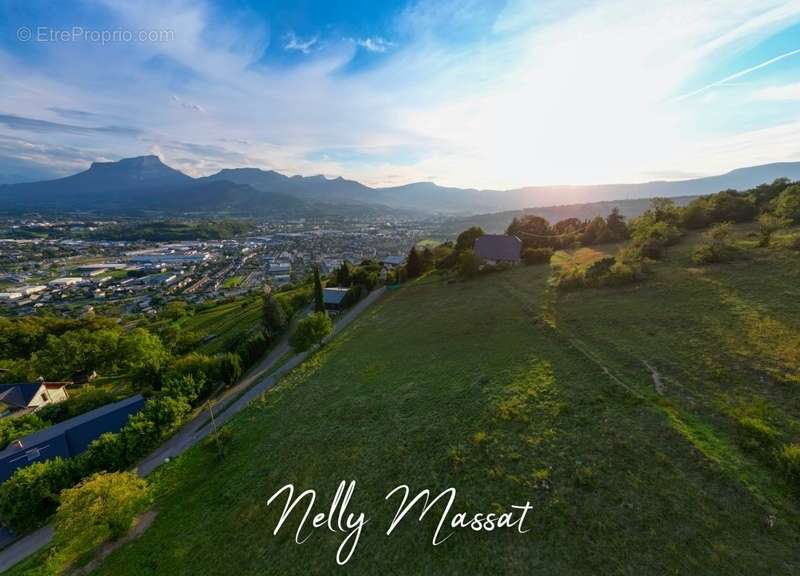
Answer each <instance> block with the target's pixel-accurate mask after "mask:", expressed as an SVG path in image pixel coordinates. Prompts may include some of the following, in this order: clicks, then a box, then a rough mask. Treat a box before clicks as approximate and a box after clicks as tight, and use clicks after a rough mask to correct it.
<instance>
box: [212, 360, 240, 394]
mask: <svg viewBox="0 0 800 576" xmlns="http://www.w3.org/2000/svg"><path fill="white" fill-rule="evenodd" d="M214 359H215V361H216V363H217V369H216V373H217V377H218V378H219V379H220V380H222V381H223V382H225V384H226V385H228V386H231V385H232V384H234V383H235V382H236V381H237V380H238V379H239V378H240V377H241V376H242V359H241V358H239V355H238V354H235V353H232V352H227V353H225V354H218V355H217V356H215V357H214Z"/></svg>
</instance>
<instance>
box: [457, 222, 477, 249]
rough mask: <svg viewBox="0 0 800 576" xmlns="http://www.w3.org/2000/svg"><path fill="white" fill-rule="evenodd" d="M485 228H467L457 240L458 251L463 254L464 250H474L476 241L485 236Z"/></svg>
mask: <svg viewBox="0 0 800 576" xmlns="http://www.w3.org/2000/svg"><path fill="white" fill-rule="evenodd" d="M483 234H484V232H483V228H481V227H480V226H472V227H471V228H467V229H466V230H464V231H463V232H462V233H461V234H459V235H458V238H456V250H457V251H459V252H463V251H464V250H472V248H474V246H475V240H477V239H478V238H480V237H481V236H483Z"/></svg>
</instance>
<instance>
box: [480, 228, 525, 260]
mask: <svg viewBox="0 0 800 576" xmlns="http://www.w3.org/2000/svg"><path fill="white" fill-rule="evenodd" d="M475 253H476V254H477V255H478V257H479V258H480V259H481V261H483V263H484V264H490V265H492V266H494V265H496V264H519V262H520V260H521V259H522V256H521V254H522V241H521V240H520V239H519V238H517V237H516V236H507V235H505V234H484V235H483V236H479V237H478V238H476V239H475Z"/></svg>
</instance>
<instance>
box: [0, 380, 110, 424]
mask: <svg viewBox="0 0 800 576" xmlns="http://www.w3.org/2000/svg"><path fill="white" fill-rule="evenodd" d="M119 399H120V397H119V396H118V395H117V394H114V393H113V392H109V391H108V390H103V389H102V388H94V387H87V388H84V389H83V390H80V392H78V393H76V394H75V395H72V396H70V397H69V398H68V399H67V400H64V401H63V402H58V403H57V404H48V405H46V406H44V407H42V408H40V409H39V410H38V411H37V412H36V414H37V415H38V416H39V417H40V418H41V419H42V420H47V422H49V423H50V424H56V423H58V422H63V421H64V420H68V419H69V418H72V417H74V416H78V415H79V414H83V413H84V412H89V411H90V410H94V409H95V408H99V407H101V406H105V405H106V404H110V403H111V402H115V401H117V400H119ZM15 420H18V418H15ZM2 422H3V420H0V426H2Z"/></svg>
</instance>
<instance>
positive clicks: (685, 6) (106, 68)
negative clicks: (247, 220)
mask: <svg viewBox="0 0 800 576" xmlns="http://www.w3.org/2000/svg"><path fill="white" fill-rule="evenodd" d="M97 1H101V0H97ZM465 6H466V7H465ZM482 6H485V4H484V3H480V2H475V3H473V4H469V3H467V4H463V3H452V2H449V3H448V2H435V3H434V2H432V1H431V2H426V1H423V2H420V3H418V4H417V5H415V6H414V7H413V9H409V10H408V11H406V12H405V13H404V14H403V16H402V18H401V21H400V22H398V23H397V25H396V30H394V29H393V30H391V31H390V32H387V33H386V36H388V37H390V38H394V37H395V36H394V33H395V32H396V31H399V32H397V37H398V38H402V39H403V40H402V42H401V43H400V42H398V44H397V45H394V44H391V43H390V42H388V41H387V40H386V39H385V38H384V37H378V36H375V37H370V38H359V39H353V40H352V41H342V40H340V41H339V42H330V41H323V40H321V39H320V38H319V37H313V38H297V37H296V36H295V35H294V34H292V35H290V36H287V37H284V38H281V39H280V41H279V43H278V45H277V46H273V47H272V49H273V50H274V49H277V50H279V51H280V50H282V49H287V50H294V51H298V52H300V53H303V54H307V55H308V57H304V58H302V59H300V60H301V61H300V62H299V63H295V64H293V66H292V67H289V68H286V67H280V68H278V67H275V68H273V67H271V66H269V65H267V64H265V63H264V59H263V55H264V51H265V50H266V49H268V48H269V42H270V33H271V31H270V28H269V26H268V24H267V23H266V22H263V21H262V20H261V19H260V18H259V17H255V16H254V17H252V18H249V19H247V20H246V25H244V24H243V22H242V20H229V19H227V15H221V14H219V13H215V12H214V11H213V9H212V8H211V6H210V5H209V4H207V3H205V2H202V1H190V0H159V1H156V0H149V1H147V0H145V1H144V2H140V3H136V5H135V6H133V5H132V4H130V3H117V2H111V1H110V0H108V2H107V7H108V8H109V12H110V13H111V14H112V16H113V17H114V18H115V19H116V21H115V22H114V24H115V25H118V26H120V27H123V28H129V29H174V30H175V31H176V34H175V40H174V42H166V43H155V44H148V43H137V44H136V45H128V46H115V45H107V46H104V47H102V48H99V47H86V46H83V47H81V46H77V45H76V46H56V47H53V48H54V49H52V50H51V51H49V52H47V54H46V56H47V57H46V58H44V57H43V58H41V59H40V61H42V62H45V63H46V65H43V66H30V65H29V63H28V62H26V61H23V60H21V59H18V58H17V57H12V56H10V55H8V54H4V53H2V52H0V84H2V85H3V86H4V87H5V88H6V89H4V90H2V91H0V111H2V112H4V113H8V114H15V115H19V116H25V117H31V118H41V119H43V120H48V119H49V120H57V118H56V117H55V116H53V115H54V113H53V112H52V111H51V110H52V108H53V107H58V108H63V109H80V110H88V111H91V112H96V113H102V114H103V115H105V116H106V117H114V118H123V119H126V120H127V121H128V122H129V123H131V124H135V125H136V126H137V127H138V128H140V129H141V130H142V132H143V135H141V136H136V137H129V138H118V139H111V137H109V136H105V137H103V136H100V135H98V136H92V137H89V136H86V135H83V136H77V135H65V136H59V138H61V140H60V141H59V142H58V143H57V144H58V145H59V146H62V147H64V148H69V149H70V150H72V149H79V150H82V151H84V152H85V154H86V155H87V156H88V155H91V154H98V155H99V154H101V153H102V154H104V155H106V156H111V157H112V158H114V157H120V156H126V155H136V154H141V153H142V152H143V151H144V150H146V149H147V148H148V147H150V148H151V149H153V150H159V151H160V153H162V154H163V156H164V159H165V161H167V162H170V161H172V162H175V163H176V165H178V166H179V167H180V168H181V169H184V170H186V171H187V172H189V173H192V174H195V175H199V174H205V173H209V172H211V171H213V170H216V169H219V168H221V167H225V166H236V165H238V166H242V165H253V166H260V167H265V168H274V169H277V170H281V171H286V172H289V173H302V174H316V173H325V174H342V175H343V176H346V177H351V178H356V179H360V180H363V181H365V182H366V183H373V184H381V183H391V184H397V183H402V182H404V181H406V182H407V181H413V180H422V179H427V180H429V179H434V180H437V181H438V182H440V183H442V184H448V185H459V186H475V187H486V188H499V187H515V186H524V185H532V184H548V183H583V182H602V181H622V180H636V179H640V178H644V179H646V178H648V176H647V174H648V173H653V172H658V171H682V172H693V173H704V174H708V173H714V172H723V171H726V170H728V169H731V168H735V167H737V166H739V165H745V164H755V163H758V162H760V161H771V160H780V159H788V157H786V155H787V154H789V153H790V152H791V153H800V150H798V148H797V146H796V145H795V144H792V138H794V139H795V140H794V142H797V141H798V140H797V138H798V137H799V136H800V127H798V125H797V124H796V123H793V122H786V123H785V125H781V126H775V127H769V126H767V127H766V128H760V129H758V130H755V131H754V130H752V129H751V130H749V131H747V132H745V131H744V129H743V128H741V127H740V125H739V124H738V123H726V124H725V125H724V128H723V129H718V130H716V131H705V130H704V129H702V128H701V126H700V125H701V124H702V122H701V120H703V119H704V117H705V116H707V115H708V112H709V111H712V112H717V111H718V110H722V109H724V108H725V106H730V105H731V102H733V101H732V100H730V98H735V97H740V96H741V94H739V95H738V96H737V95H736V94H731V95H730V96H728V92H736V91H733V90H728V91H726V92H724V93H723V92H722V91H718V90H712V89H708V90H707V91H706V95H710V94H714V100H713V102H705V101H704V99H703V98H687V99H685V100H683V101H680V102H675V101H674V97H675V96H676V95H678V94H681V93H686V92H690V91H691V90H692V89H694V90H697V88H696V87H695V86H693V85H692V84H691V82H692V81H693V80H694V79H695V78H698V77H704V78H712V79H713V75H711V74H710V72H711V71H712V70H713V68H714V66H715V64H716V62H717V61H718V60H719V59H721V57H726V58H727V57H730V56H731V55H735V54H737V53H739V52H740V51H742V50H745V49H747V48H748V47H752V46H753V45H754V44H755V43H756V42H759V41H761V40H763V39H764V38H765V37H766V36H768V35H770V34H773V33H775V32H776V31H779V30H780V29H782V28H785V27H786V26H788V25H790V24H792V23H796V22H798V20H799V19H800V2H798V1H791V2H779V1H777V0H737V1H723V0H709V1H707V2H703V3H698V2H696V1H694V0H676V1H671V2H653V3H648V6H647V9H643V8H642V3H641V1H640V0H611V1H608V2H591V3H586V2H578V1H575V2H570V3H568V4H567V7H566V8H564V7H563V4H562V3H560V2H555V1H548V2H545V3H536V4H533V3H530V2H525V1H523V0H519V1H517V2H509V3H508V4H507V5H506V8H505V9H504V10H503V12H502V13H501V14H500V15H499V16H498V18H497V20H496V21H495V22H489V23H488V26H487V27H486V30H485V31H484V33H483V35H482V36H481V38H480V41H476V42H470V43H453V42H450V41H448V40H447V39H445V38H444V37H443V35H440V34H437V33H436V31H437V26H446V25H457V26H458V27H461V26H462V25H464V26H467V25H473V24H474V18H472V17H471V16H470V13H469V10H470V9H474V10H479V9H482ZM537 7H538V11H537ZM545 9H546V10H545ZM453 23H455V24H453ZM289 46H292V47H291V48H289ZM381 47H382V48H383V49H384V50H385V56H383V57H381V58H380V59H379V62H377V63H376V65H374V66H370V67H369V68H368V69H362V70H356V71H354V72H350V71H346V65H347V64H348V63H349V62H350V61H351V60H352V58H353V57H354V55H355V54H356V52H357V51H358V50H359V49H365V50H371V49H374V50H375V51H380V48H381ZM390 47H391V50H387V49H388V48H390ZM37 48H40V49H43V50H44V49H46V48H47V47H37ZM79 50H82V51H80V52H79ZM110 64H111V65H110ZM769 70H772V68H765V69H764V73H766V72H768V71H769ZM701 84H702V85H706V84H708V80H706V81H705V83H701ZM729 85H730V84H726V85H725V86H726V87H727V86H729ZM769 90H770V89H768V88H765V89H764V90H761V91H757V92H756V93H755V94H756V96H757V97H758V99H760V100H777V99H784V98H783V97H781V98H778V97H777V96H776V94H777V93H778V91H779V90H783V91H784V93H789V92H790V90H797V88H796V87H795V88H789V87H788V86H780V85H776V87H775V88H774V89H772V92H770V91H769ZM737 94H738V92H737ZM795 94H796V92H795ZM765 95H766V96H765ZM770 95H771V96H770ZM164 102H168V103H172V105H168V106H163V105H161V106H159V105H154V103H164ZM735 102H736V103H739V102H740V100H736V101H735ZM200 103H202V105H201V104H200ZM184 110H188V111H191V112H201V111H205V112H204V113H200V114H193V115H192V116H191V121H190V122H187V114H186V112H184ZM797 120H798V121H800V118H797ZM90 138H92V139H90ZM187 144H192V146H189V145H187ZM328 148H357V149H359V150H364V151H366V152H367V153H369V154H370V155H372V156H374V157H375V158H376V160H375V161H374V162H371V163H369V164H357V163H350V164H348V165H345V164H343V163H338V162H336V161H334V160H332V159H331V158H328V159H324V158H321V157H320V156H313V155H312V154H310V153H311V152H313V151H316V150H321V149H328ZM408 149H413V150H415V151H418V152H419V153H418V154H415V160H416V157H418V158H419V159H418V160H417V161H416V162H414V163H409V162H403V163H402V164H400V163H396V162H393V161H392V151H394V150H408ZM100 151H102V152H100ZM787 151H789V152H787ZM41 154H44V152H42V153H41ZM37 157H38V156H37ZM309 158H320V159H314V160H310V159H309ZM381 159H384V160H383V161H381ZM76 161H77V160H76ZM80 161H82V162H83V161H85V159H84V158H82V159H81V160H80ZM70 162H72V160H70Z"/></svg>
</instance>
